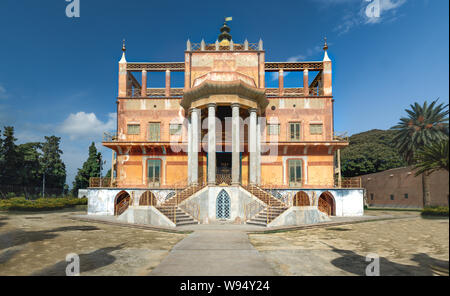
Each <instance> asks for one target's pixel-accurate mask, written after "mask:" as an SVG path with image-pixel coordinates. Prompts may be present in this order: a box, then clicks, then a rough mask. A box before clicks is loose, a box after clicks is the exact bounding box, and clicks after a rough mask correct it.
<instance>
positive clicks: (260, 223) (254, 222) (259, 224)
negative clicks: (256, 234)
mask: <svg viewBox="0 0 450 296" xmlns="http://www.w3.org/2000/svg"><path fill="white" fill-rule="evenodd" d="M247 224H251V225H258V226H264V227H267V224H266V223H262V222H258V221H254V220H250V221H247Z"/></svg>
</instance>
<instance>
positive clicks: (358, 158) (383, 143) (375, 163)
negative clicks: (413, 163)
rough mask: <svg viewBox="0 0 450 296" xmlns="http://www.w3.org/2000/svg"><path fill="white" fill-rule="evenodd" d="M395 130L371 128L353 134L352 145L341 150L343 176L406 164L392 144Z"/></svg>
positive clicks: (358, 174) (368, 172)
mask: <svg viewBox="0 0 450 296" xmlns="http://www.w3.org/2000/svg"><path fill="white" fill-rule="evenodd" d="M393 138H394V132H393V131H390V130H378V129H374V130H370V131H367V132H363V133H359V134H355V135H352V136H351V137H350V139H349V140H350V145H349V146H348V147H346V148H344V149H342V150H341V168H342V176H344V177H354V176H360V175H365V174H370V173H376V172H380V171H384V170H388V169H392V168H397V167H402V166H405V165H406V163H405V162H404V160H403V159H402V157H401V156H400V155H399V153H398V152H397V150H396V149H395V148H394V147H393V145H392V139H393Z"/></svg>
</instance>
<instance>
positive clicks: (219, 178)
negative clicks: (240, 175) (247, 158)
mask: <svg viewBox="0 0 450 296" xmlns="http://www.w3.org/2000/svg"><path fill="white" fill-rule="evenodd" d="M231 180H232V179H231V173H229V174H227V173H225V174H224V173H222V174H216V184H217V185H231Z"/></svg>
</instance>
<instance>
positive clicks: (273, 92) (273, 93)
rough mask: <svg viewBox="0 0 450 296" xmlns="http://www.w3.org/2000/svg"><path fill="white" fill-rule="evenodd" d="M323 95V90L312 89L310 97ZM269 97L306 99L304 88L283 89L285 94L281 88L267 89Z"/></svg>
mask: <svg viewBox="0 0 450 296" xmlns="http://www.w3.org/2000/svg"><path fill="white" fill-rule="evenodd" d="M322 94H323V92H322V89H319V88H310V89H309V96H321V95H322ZM266 96H267V97H280V96H282V97H305V93H304V91H303V87H292V88H283V93H280V89H279V88H266Z"/></svg>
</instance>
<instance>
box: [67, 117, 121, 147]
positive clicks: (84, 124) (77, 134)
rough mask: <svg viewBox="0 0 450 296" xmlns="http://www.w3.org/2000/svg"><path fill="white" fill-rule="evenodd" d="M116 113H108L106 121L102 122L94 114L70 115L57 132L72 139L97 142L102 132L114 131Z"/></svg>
mask: <svg viewBox="0 0 450 296" xmlns="http://www.w3.org/2000/svg"><path fill="white" fill-rule="evenodd" d="M115 128H116V113H109V114H108V120H107V121H106V122H103V121H101V120H99V119H98V118H97V116H96V115H95V113H85V112H83V111H81V112H78V113H75V114H74V113H72V114H70V115H69V116H68V117H67V118H66V120H64V122H63V123H62V124H61V126H60V127H59V131H60V132H62V133H65V134H67V135H69V137H70V139H71V140H74V139H80V138H81V139H86V140H87V139H94V140H98V139H99V138H100V137H101V136H102V134H103V133H104V132H108V131H112V130H115Z"/></svg>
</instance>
